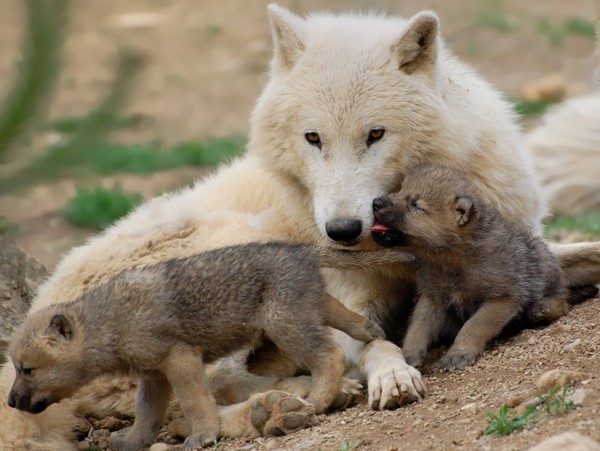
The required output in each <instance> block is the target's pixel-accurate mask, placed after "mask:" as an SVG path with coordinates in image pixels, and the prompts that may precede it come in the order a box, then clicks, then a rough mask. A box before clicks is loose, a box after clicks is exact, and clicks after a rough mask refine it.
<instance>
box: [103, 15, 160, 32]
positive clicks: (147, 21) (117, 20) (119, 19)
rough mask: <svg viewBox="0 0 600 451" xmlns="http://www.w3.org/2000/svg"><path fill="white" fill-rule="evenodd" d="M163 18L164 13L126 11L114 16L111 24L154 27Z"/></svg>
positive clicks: (124, 26)
mask: <svg viewBox="0 0 600 451" xmlns="http://www.w3.org/2000/svg"><path fill="white" fill-rule="evenodd" d="M163 19H164V15H163V14H158V13H145V12H144V13H142V12H140V13H126V14H119V15H118V16H115V17H112V18H111V20H110V25H111V26H112V27H114V28H138V29H140V28H153V27H156V26H157V25H158V24H160V23H161V22H162V21H163Z"/></svg>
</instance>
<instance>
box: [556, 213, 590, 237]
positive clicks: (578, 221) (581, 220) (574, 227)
mask: <svg viewBox="0 0 600 451" xmlns="http://www.w3.org/2000/svg"><path fill="white" fill-rule="evenodd" d="M558 230H568V231H572V232H583V233H588V234H590V235H597V236H600V211H592V212H589V213H586V214H584V215H581V216H559V217H557V218H556V219H554V220H553V221H552V222H549V223H548V224H546V226H545V233H546V235H550V234H552V233H555V232H556V231H558Z"/></svg>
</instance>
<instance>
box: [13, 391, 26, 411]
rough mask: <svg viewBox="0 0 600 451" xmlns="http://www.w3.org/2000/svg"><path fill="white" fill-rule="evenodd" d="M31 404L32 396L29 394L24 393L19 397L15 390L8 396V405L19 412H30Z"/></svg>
mask: <svg viewBox="0 0 600 451" xmlns="http://www.w3.org/2000/svg"><path fill="white" fill-rule="evenodd" d="M30 404H31V396H29V394H27V393H24V394H21V395H17V393H16V392H14V391H13V390H11V391H10V394H9V395H8V405H9V407H12V408H16V409H19V410H24V411H26V412H28V411H29V409H30V407H31V406H30Z"/></svg>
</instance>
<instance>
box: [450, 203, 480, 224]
mask: <svg viewBox="0 0 600 451" xmlns="http://www.w3.org/2000/svg"><path fill="white" fill-rule="evenodd" d="M454 206H455V208H456V217H457V218H458V221H457V223H458V225H459V226H464V225H465V224H466V223H467V222H469V221H470V219H471V216H472V215H473V213H474V211H475V204H474V202H473V199H471V198H470V197H469V196H460V197H457V198H456V202H455V204H454Z"/></svg>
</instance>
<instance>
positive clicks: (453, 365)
mask: <svg viewBox="0 0 600 451" xmlns="http://www.w3.org/2000/svg"><path fill="white" fill-rule="evenodd" d="M476 359H477V354H476V353H474V352H471V351H452V349H450V351H448V352H447V353H446V355H444V356H443V357H442V358H441V359H440V368H442V369H444V370H448V371H452V370H464V369H465V368H466V367H468V366H469V365H472V364H473V363H475V360H476Z"/></svg>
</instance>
